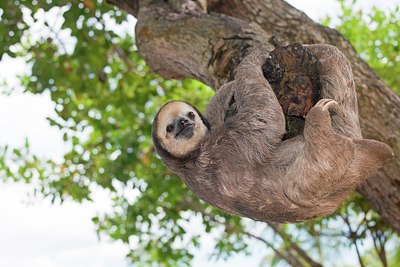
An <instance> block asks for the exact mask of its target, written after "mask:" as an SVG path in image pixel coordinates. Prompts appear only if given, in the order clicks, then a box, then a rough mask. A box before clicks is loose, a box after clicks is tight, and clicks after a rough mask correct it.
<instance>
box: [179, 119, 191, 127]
mask: <svg viewBox="0 0 400 267" xmlns="http://www.w3.org/2000/svg"><path fill="white" fill-rule="evenodd" d="M188 124H189V120H188V119H186V118H181V119H180V120H179V125H180V126H181V127H185V126H187V125H188Z"/></svg>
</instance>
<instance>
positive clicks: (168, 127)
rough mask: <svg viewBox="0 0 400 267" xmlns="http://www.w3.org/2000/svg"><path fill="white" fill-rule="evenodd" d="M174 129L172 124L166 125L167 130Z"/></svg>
mask: <svg viewBox="0 0 400 267" xmlns="http://www.w3.org/2000/svg"><path fill="white" fill-rule="evenodd" d="M173 129H174V126H173V125H172V124H170V125H168V126H167V132H169V133H170V132H172V130H173Z"/></svg>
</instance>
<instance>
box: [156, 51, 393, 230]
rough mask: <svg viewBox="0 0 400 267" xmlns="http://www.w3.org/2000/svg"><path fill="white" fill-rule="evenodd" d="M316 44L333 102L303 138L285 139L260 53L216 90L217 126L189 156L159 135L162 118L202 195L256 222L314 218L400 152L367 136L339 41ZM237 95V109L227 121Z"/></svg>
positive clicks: (164, 152)
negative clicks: (163, 130) (168, 137)
mask: <svg viewBox="0 0 400 267" xmlns="http://www.w3.org/2000/svg"><path fill="white" fill-rule="evenodd" d="M308 48H309V49H311V50H312V51H313V53H315V54H316V56H317V57H318V58H319V61H320V64H321V66H320V73H321V83H322V92H321V96H322V98H325V99H322V100H320V101H319V102H318V103H317V104H316V105H315V106H314V107H313V108H312V109H311V110H310V112H309V113H308V114H307V116H306V122H305V128H304V133H303V135H300V136H297V137H295V138H292V139H289V140H285V141H282V136H283V134H284V133H285V119H284V115H283V112H282V108H281V106H280V105H279V103H278V100H277V98H276V96H275V94H274V92H273V90H272V88H271V86H270V85H269V84H268V82H267V81H266V80H265V78H264V77H263V74H262V70H261V66H262V64H263V63H264V62H265V60H266V58H267V56H268V54H266V53H263V52H260V51H258V52H254V53H252V54H251V55H250V56H248V57H246V58H245V59H244V60H243V62H242V63H241V64H240V66H239V67H238V69H237V73H236V76H235V80H234V81H232V82H230V83H228V84H226V85H225V86H223V87H222V88H221V89H219V90H218V92H217V93H216V94H215V96H214V97H213V99H212V100H211V101H210V103H209V105H208V107H207V109H206V112H205V117H206V118H208V119H209V122H210V124H211V130H210V131H207V132H206V133H205V134H204V135H203V138H202V141H201V142H200V143H199V144H198V146H197V148H196V149H191V150H190V151H188V153H186V155H185V156H182V155H174V154H173V153H171V151H168V148H167V147H166V146H165V141H166V140H159V138H160V136H161V135H160V134H159V133H158V131H159V130H157V129H159V127H158V126H159V125H164V122H160V121H159V119H158V117H156V119H155V121H154V124H153V140H154V144H155V148H156V151H157V152H158V153H159V154H160V156H161V157H162V160H163V161H164V162H165V164H166V165H167V166H168V167H169V168H170V169H172V170H173V171H174V172H175V173H176V174H177V175H178V176H180V177H181V178H182V180H183V181H184V182H185V183H186V184H187V186H188V187H189V188H190V189H191V190H192V191H193V192H194V193H195V194H197V195H198V196H199V197H200V198H201V199H203V200H204V201H206V202H208V203H210V204H212V205H214V206H217V207H219V208H221V209H223V210H225V211H227V212H228V213H232V214H239V215H242V216H246V217H249V218H252V219H255V220H261V221H274V222H300V221H305V220H310V219H312V218H314V217H316V216H321V215H326V214H329V213H332V212H333V211H334V209H335V208H336V207H337V206H338V205H339V204H340V203H341V202H342V201H343V200H344V199H345V198H346V197H348V195H349V194H350V193H351V192H352V191H353V190H354V189H355V188H356V187H357V185H359V184H360V183H362V182H363V181H364V180H365V179H366V178H367V177H368V176H370V175H372V174H374V173H375V172H376V171H377V170H378V169H379V168H380V167H382V166H383V164H384V162H385V161H387V160H388V159H390V158H391V157H392V155H393V153H392V150H391V149H390V147H389V146H387V145H386V144H384V143H381V142H377V141H374V140H366V139H362V136H361V131H360V126H359V121H358V110H357V99H356V93H355V89H354V82H353V76H352V71H351V67H350V63H349V62H348V60H347V59H346V58H345V57H344V56H343V54H342V53H340V52H339V50H338V49H336V48H335V47H333V46H329V45H312V46H309V47H308ZM232 99H234V100H235V105H236V108H237V113H236V114H235V115H234V116H232V117H229V118H228V119H226V117H225V113H226V111H227V110H228V109H229V105H230V103H231V102H232ZM332 99H333V100H334V101H333V100H332ZM176 108H177V109H178V110H179V109H180V107H179V106H178V105H176ZM192 108H193V109H194V110H195V108H194V107H192ZM168 109H170V110H173V109H174V107H173V106H171V105H168ZM328 109H330V110H331V114H329V111H328ZM162 110H163V108H162V109H161V111H160V112H162ZM174 112H175V111H174ZM196 112H197V110H196ZM197 114H198V115H199V116H200V117H201V118H202V116H201V114H200V113H198V112H197ZM224 119H225V120H226V121H224ZM203 129H204V128H203ZM161 138H162V137H161ZM186 141H188V142H190V139H189V140H186ZM186 141H185V142H186ZM162 144H164V145H162Z"/></svg>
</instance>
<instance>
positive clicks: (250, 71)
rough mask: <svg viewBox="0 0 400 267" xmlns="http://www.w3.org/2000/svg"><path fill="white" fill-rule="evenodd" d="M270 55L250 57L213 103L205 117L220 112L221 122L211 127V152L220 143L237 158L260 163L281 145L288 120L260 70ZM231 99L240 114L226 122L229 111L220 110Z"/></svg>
mask: <svg viewBox="0 0 400 267" xmlns="http://www.w3.org/2000/svg"><path fill="white" fill-rule="evenodd" d="M267 56H268V54H266V53H261V52H253V53H252V54H250V55H249V56H247V57H246V58H245V59H244V60H243V61H242V63H241V64H240V65H239V67H238V68H237V72H236V76H235V77H236V78H235V80H234V81H233V82H230V83H228V84H227V85H225V86H224V87H222V88H221V89H220V90H219V91H218V92H217V93H216V95H215V96H214V98H213V99H212V101H211V102H210V104H209V106H208V108H207V112H206V114H207V115H208V116H209V115H210V114H216V113H217V112H219V115H218V114H216V115H217V116H219V119H218V120H217V121H219V123H220V126H219V127H213V125H212V126H211V127H212V130H211V131H212V136H211V143H213V145H212V146H211V149H220V147H219V146H215V143H216V142H218V143H219V144H224V147H229V148H230V151H231V152H232V153H235V154H236V155H237V156H238V157H243V156H244V157H246V158H247V159H248V160H249V161H250V162H254V161H258V162H259V161H262V160H263V159H265V158H267V157H268V156H270V155H271V153H272V151H273V150H274V149H275V147H276V145H278V144H279V143H280V142H281V138H282V136H283V134H284V133H285V118H284V115H283V112H282V108H281V106H280V104H279V102H278V99H277V98H276V96H275V93H274V92H273V90H272V88H271V86H270V85H269V83H268V81H267V80H266V79H265V78H264V76H263V73H262V69H261V67H262V65H263V64H264V62H265V60H266V58H267ZM227 98H228V99H227ZM232 99H233V100H234V102H235V105H236V108H237V113H236V115H234V116H231V117H230V118H228V119H227V120H226V121H224V122H223V121H222V120H223V118H224V116H225V112H226V110H224V111H223V112H224V113H223V114H221V111H222V110H223V109H224V108H226V107H227V105H228V104H229V102H231V101H232ZM216 111H217V112H216ZM214 126H215V125H214Z"/></svg>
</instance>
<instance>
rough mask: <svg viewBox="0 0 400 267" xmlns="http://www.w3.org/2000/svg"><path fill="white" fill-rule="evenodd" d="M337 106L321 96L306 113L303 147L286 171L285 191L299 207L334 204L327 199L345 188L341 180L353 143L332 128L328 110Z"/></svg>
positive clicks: (352, 151) (350, 158) (349, 161)
mask: <svg viewBox="0 0 400 267" xmlns="http://www.w3.org/2000/svg"><path fill="white" fill-rule="evenodd" d="M335 106H337V103H336V101H334V100H332V99H321V100H320V101H318V103H317V104H316V105H315V106H314V107H313V108H312V109H311V110H310V112H309V113H308V114H307V117H306V123H305V127H304V133H303V137H304V139H303V140H304V147H303V149H302V151H301V153H299V155H298V157H297V158H296V160H295V161H294V162H293V164H292V165H291V166H290V167H289V168H288V170H287V172H286V175H285V178H284V181H285V186H284V191H285V194H286V196H287V197H288V198H289V199H290V200H291V201H292V202H294V203H296V204H298V205H300V206H314V205H330V206H332V207H334V206H335V205H337V204H338V203H336V202H331V201H330V203H328V204H327V203H325V202H324V200H325V199H326V198H327V197H329V196H330V195H332V194H334V193H335V192H336V191H338V190H344V189H343V188H342V187H341V186H344V185H343V183H342V182H340V181H341V180H342V179H343V176H344V174H345V172H346V170H347V169H348V167H349V165H350V164H351V162H352V160H353V157H354V143H353V141H352V140H351V139H350V138H348V137H345V136H342V135H339V134H336V133H335V132H334V131H333V129H332V125H331V118H330V115H329V109H330V108H333V107H335ZM341 201H342V199H341V200H338V202H341Z"/></svg>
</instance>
